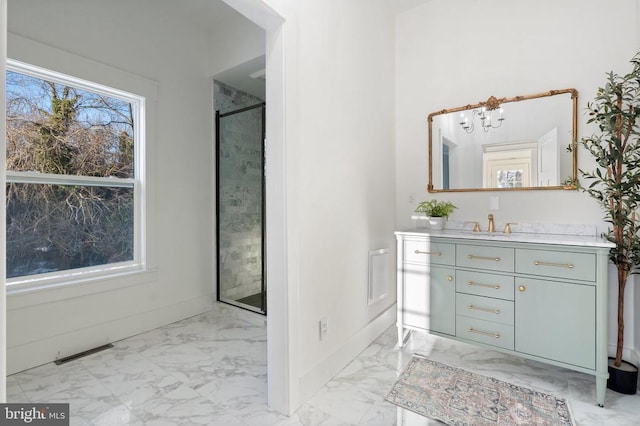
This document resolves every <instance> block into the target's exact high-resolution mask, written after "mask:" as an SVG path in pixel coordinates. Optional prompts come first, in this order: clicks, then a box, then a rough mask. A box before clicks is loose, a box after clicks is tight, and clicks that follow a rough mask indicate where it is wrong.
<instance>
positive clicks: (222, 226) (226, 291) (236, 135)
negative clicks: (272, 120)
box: [216, 103, 267, 315]
mask: <svg viewBox="0 0 640 426" xmlns="http://www.w3.org/2000/svg"><path fill="white" fill-rule="evenodd" d="M264 116H265V104H264V103H260V104H258V105H253V106H249V107H245V108H240V109H236V110H233V111H229V112H224V113H220V111H217V112H216V178H217V179H216V182H217V186H216V189H217V190H216V212H217V239H216V241H217V247H216V251H217V283H218V292H217V293H218V300H219V301H221V302H226V303H229V304H232V305H236V306H239V307H241V308H245V309H248V310H251V311H254V312H258V313H262V314H265V315H266V312H267V307H266V285H265V284H266V283H265V277H266V274H265V262H264V254H265V253H264V251H265V241H264V229H265V226H264V225H265V224H264V199H265V198H264V131H265V128H264Z"/></svg>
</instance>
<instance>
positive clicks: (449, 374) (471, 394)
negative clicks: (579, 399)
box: [386, 355, 574, 426]
mask: <svg viewBox="0 0 640 426" xmlns="http://www.w3.org/2000/svg"><path fill="white" fill-rule="evenodd" d="M386 399H387V401H389V402H391V403H393V404H396V405H398V406H400V407H402V408H406V409H408V410H411V411H413V412H415V413H418V414H420V415H422V416H425V417H430V418H432V419H435V420H439V421H441V422H444V423H446V424H448V425H455V426H462V425H473V426H476V425H538V426H539V425H571V426H573V425H574V423H573V420H572V419H571V414H570V412H569V407H568V405H567V401H566V400H564V399H561V398H556V397H554V396H552V395H549V394H546V393H543V392H538V391H535V390H531V389H527V388H525V387H522V386H517V385H514V384H511V383H507V382H503V381H501V380H497V379H494V378H492V377H485V376H481V375H478V374H474V373H470V372H468V371H465V370H461V369H459V368H454V367H450V366H448V365H445V364H441V363H439V362H436V361H432V360H430V359H427V358H424V357H422V356H419V355H414V356H413V357H412V358H411V361H409V365H408V366H407V369H406V370H405V371H404V372H403V373H402V375H401V376H400V378H399V379H398V381H397V382H396V383H395V384H394V385H393V388H392V389H391V391H390V392H389V394H388V395H387V397H386Z"/></svg>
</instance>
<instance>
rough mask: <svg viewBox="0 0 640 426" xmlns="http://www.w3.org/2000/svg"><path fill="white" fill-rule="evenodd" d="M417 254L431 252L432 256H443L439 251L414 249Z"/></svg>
mask: <svg viewBox="0 0 640 426" xmlns="http://www.w3.org/2000/svg"><path fill="white" fill-rule="evenodd" d="M414 253H415V254H430V255H431V256H442V253H441V252H439V251H420V250H416V251H414Z"/></svg>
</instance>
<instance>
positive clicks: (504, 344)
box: [456, 315, 514, 350]
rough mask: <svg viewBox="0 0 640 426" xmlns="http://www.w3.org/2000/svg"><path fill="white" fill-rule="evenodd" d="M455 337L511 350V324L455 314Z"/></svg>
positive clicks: (512, 340)
mask: <svg viewBox="0 0 640 426" xmlns="http://www.w3.org/2000/svg"><path fill="white" fill-rule="evenodd" d="M456 337H459V338H461V339H465V340H471V341H474V342H480V343H484V344H486V345H491V346H497V347H500V348H504V349H510V350H513V342H514V339H513V326H512V325H505V324H498V323H495V322H490V321H483V320H479V319H475V318H469V317H465V316H462V315H458V316H456Z"/></svg>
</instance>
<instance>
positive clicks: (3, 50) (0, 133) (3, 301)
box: [0, 0, 7, 403]
mask: <svg viewBox="0 0 640 426" xmlns="http://www.w3.org/2000/svg"><path fill="white" fill-rule="evenodd" d="M6 56H7V2H6V0H2V1H0V58H5V57H6ZM0 73H1V74H2V76H0V87H4V85H5V73H6V62H5V61H2V64H0ZM0 93H2V94H4V91H3V90H2V89H0ZM0 114H1V115H5V97H4V96H2V99H0ZM5 150H6V129H5V123H4V121H3V122H2V123H1V124H0V152H5ZM4 158H5V157H4V156H3V157H2V160H0V169H2V170H4V168H5V159H4ZM5 187H6V176H5V174H4V173H0V197H1V198H2V199H3V200H4V199H5V196H6V195H5ZM2 206H3V207H2V208H0V247H6V244H5V240H6V234H5V232H6V231H5V228H6V225H5V224H6V217H5V212H6V210H5V208H4V202H3V204H2ZM5 277H6V269H5V262H0V285H1V286H2V287H3V288H4V284H5ZM6 312H7V298H6V292H4V291H3V292H2V294H0V403H4V402H6V399H7V387H6V384H7V379H6V377H7V357H6V353H7V322H6V321H5V318H6Z"/></svg>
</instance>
